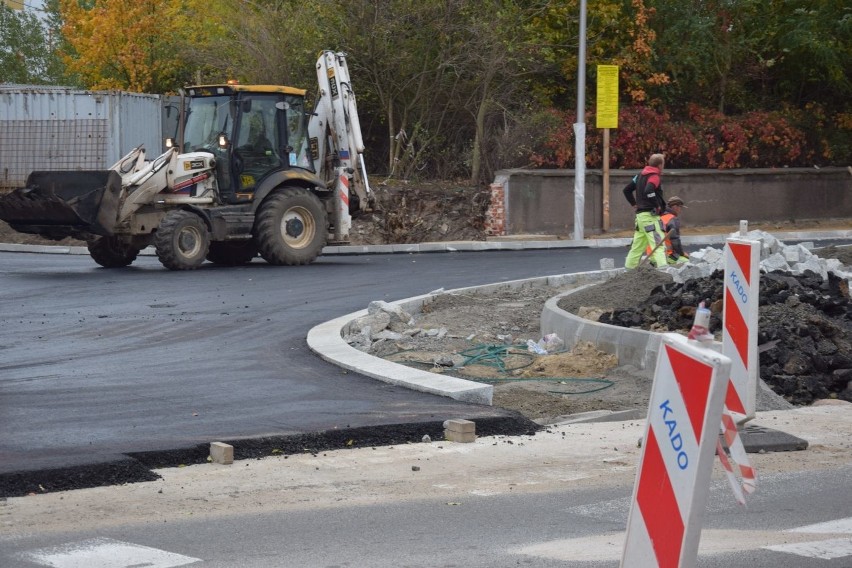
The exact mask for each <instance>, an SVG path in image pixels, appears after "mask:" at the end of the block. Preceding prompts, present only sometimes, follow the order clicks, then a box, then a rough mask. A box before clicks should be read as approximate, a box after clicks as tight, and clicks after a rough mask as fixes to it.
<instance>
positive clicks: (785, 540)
mask: <svg viewBox="0 0 852 568" xmlns="http://www.w3.org/2000/svg"><path fill="white" fill-rule="evenodd" d="M844 521H845V520H841V521H830V522H827V523H819V524H817V525H809V526H807V527H800V528H797V529H790V530H787V531H783V532H779V531H748V530H719V529H709V530H708V529H705V530H703V531H701V541H700V543H699V545H698V555H699V556H713V555H716V554H725V553H730V552H737V551H746V550H756V549H759V548H764V549H767V550H773V551H776V552H785V553H789V554H798V555H799V556H811V557H814V558H824V559H831V558H842V557H845V556H850V555H852V539H849V538H840V539H830V540H816V541H815V540H813V539H814V534H820V536H822V537H823V538H825V537H827V536H830V535H838V534H845V533H846V531H847V530H848V528H847V525H846V524H845V523H844ZM803 529H809V530H803ZM824 529H828V530H824ZM818 531H819V532H818ZM624 535H625V533H624V532H614V533H607V534H600V535H593V536H588V537H581V538H566V539H559V540H551V541H547V542H539V543H535V544H531V545H528V546H525V547H522V548H517V549H514V550H513V551H512V552H514V553H515V554H523V555H527V556H536V557H540V558H548V559H551V560H556V561H564V562H571V561H573V562H608V561H613V560H618V559H619V558H621V554H622V551H623V549H624V538H625V536H624Z"/></svg>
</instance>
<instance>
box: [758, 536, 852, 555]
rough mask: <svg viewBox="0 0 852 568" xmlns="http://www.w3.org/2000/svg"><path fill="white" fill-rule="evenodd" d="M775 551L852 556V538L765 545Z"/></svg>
mask: <svg viewBox="0 0 852 568" xmlns="http://www.w3.org/2000/svg"><path fill="white" fill-rule="evenodd" d="M763 548H766V549H768V550H774V551H775V552H786V553H788V554H796V555H798V556H807V557H808V558H819V559H822V560H832V559H834V558H843V557H844V556H852V538H834V539H831V540H818V541H815V542H794V543H791V544H778V545H775V546H764V547H763Z"/></svg>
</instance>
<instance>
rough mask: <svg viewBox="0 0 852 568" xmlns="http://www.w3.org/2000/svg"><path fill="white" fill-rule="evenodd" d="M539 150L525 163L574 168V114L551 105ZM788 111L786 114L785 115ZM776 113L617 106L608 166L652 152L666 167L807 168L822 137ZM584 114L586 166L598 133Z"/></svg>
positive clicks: (597, 147)
mask: <svg viewBox="0 0 852 568" xmlns="http://www.w3.org/2000/svg"><path fill="white" fill-rule="evenodd" d="M548 112H549V114H550V115H551V118H552V120H551V121H549V122H550V124H551V125H552V126H551V129H550V131H549V132H548V133H547V135H546V138H545V140H544V142H543V146H542V148H541V149H540V150H539V151H538V152H535V153H533V155H532V156H531V161H532V162H533V163H534V164H536V165H538V166H540V167H546V168H547V167H550V168H573V167H574V140H575V138H574V122H575V117H576V114H575V113H573V112H561V111H558V110H555V109H551V110H550V111H548ZM790 114H792V113H790ZM793 122H794V121H793V120H792V118H791V117H788V116H787V115H785V114H784V113H781V112H765V111H754V112H750V113H747V114H744V115H740V116H725V115H723V114H721V113H719V112H716V111H713V110H709V109H704V108H700V107H698V106H695V105H691V106H690V107H689V109H688V113H687V117H686V119H684V120H675V119H673V118H672V117H671V116H669V114H668V113H667V112H665V111H663V112H658V111H656V110H653V109H651V108H649V107H646V106H627V107H622V108H621V109H620V110H619V123H618V128H617V129H614V130H611V131H610V167H612V168H639V167H642V166H643V165H644V164H645V161H646V160H647V158H648V156H650V155H651V154H653V153H655V152H662V153H664V154H665V155H666V166H667V167H670V168H719V169H726V168H772V167H785V166H808V165H811V163H812V161H811V160H812V158H813V156H815V155H825V154H826V152H825V150H824V149H821V147H820V146H821V145H822V144H824V141H822V140H818V141H816V143H809V142H808V139H807V137H806V135H805V133H804V132H803V131H802V130H801V129H799V128H797V127H796V126H794V124H793ZM594 124H595V116H594V113H592V112H589V113H587V116H586V166H587V167H592V168H600V167H601V165H602V163H603V134H602V133H603V131H602V130H600V129H597V128H595V127H594Z"/></svg>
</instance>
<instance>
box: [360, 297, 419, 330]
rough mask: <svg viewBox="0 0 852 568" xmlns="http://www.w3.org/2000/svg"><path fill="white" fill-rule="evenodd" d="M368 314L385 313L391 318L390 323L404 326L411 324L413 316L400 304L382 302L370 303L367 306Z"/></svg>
mask: <svg viewBox="0 0 852 568" xmlns="http://www.w3.org/2000/svg"><path fill="white" fill-rule="evenodd" d="M367 313H368V314H370V315H374V314H379V313H385V314H388V315H389V316H390V321H389V323H390V322H401V323H403V324H409V323H411V314H409V313H408V312H406V311H405V310H403V309H402V308H401V307H400V306H399V305H398V304H389V303H387V302H384V301H382V300H376V301H373V302H370V304H369V305H368V306H367Z"/></svg>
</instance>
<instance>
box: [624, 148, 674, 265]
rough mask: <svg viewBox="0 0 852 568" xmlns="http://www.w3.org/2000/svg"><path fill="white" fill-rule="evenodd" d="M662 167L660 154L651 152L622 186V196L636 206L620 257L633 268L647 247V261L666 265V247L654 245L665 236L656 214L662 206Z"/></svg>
mask: <svg viewBox="0 0 852 568" xmlns="http://www.w3.org/2000/svg"><path fill="white" fill-rule="evenodd" d="M664 167H665V157H664V156H663V155H662V154H652V155H651V157H650V158H648V165H647V166H645V168H644V169H643V170H642V171H641V172H640V173H639V174H637V175H636V176H634V177H633V179H632V180H631V181H630V183H628V184H627V185H626V186H625V187H624V190H623V191H624V197H625V198H626V199H627V201H628V202H629V203H630V205H632V206H633V208H634V209H635V210H636V220H635V222H634V223H635V226H634V228H633V244H632V245H631V247H630V252H628V253H627V258H626V259H625V261H624V267H625V268H636V267H637V266H639V261H641V260H642V255H643V254H644V253H645V251H646V249H647V248H648V247H651V249H652V250H653V254H652V255H651V262H653V263H654V265H655V266H666V250H665V249H664V248H663V246H662V245H661V246H659V247H658V246H657V245H658V244H660V243H662V242H663V240H664V239H665V236H666V234H665V231H664V230H663V225H662V223H661V222H660V215H661V214H662V213H663V211H664V210H665V208H666V202H665V200H664V199H663V187H662V182H661V181H660V176H661V175H662V173H663V168H664Z"/></svg>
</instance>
